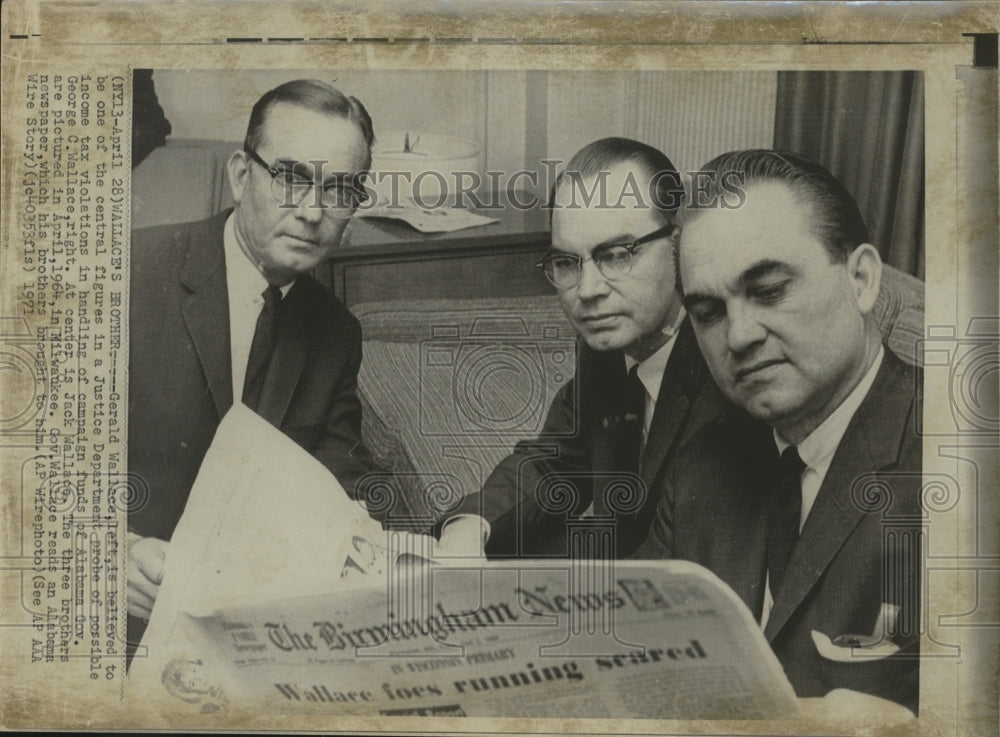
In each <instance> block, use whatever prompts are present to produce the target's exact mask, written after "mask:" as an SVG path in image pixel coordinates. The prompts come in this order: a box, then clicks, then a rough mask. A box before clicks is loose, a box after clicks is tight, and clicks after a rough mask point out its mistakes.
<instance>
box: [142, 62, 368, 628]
mask: <svg viewBox="0 0 1000 737" xmlns="http://www.w3.org/2000/svg"><path fill="white" fill-rule="evenodd" d="M372 141H373V134H372V126H371V119H370V118H369V116H368V113H367V111H366V110H365V108H364V106H363V105H362V104H361V103H360V102H359V101H358V100H356V99H355V98H353V97H347V96H345V95H343V94H341V93H340V92H339V91H338V90H336V89H335V88H333V87H331V86H329V85H327V84H325V83H323V82H318V81H315V80H297V81H293V82H288V83H286V84H283V85H281V86H279V87H277V88H275V89H274V90H271V91H270V92H268V93H267V94H265V95H264V96H263V97H262V98H261V99H260V100H259V101H258V102H257V104H256V105H255V106H254V108H253V111H252V113H251V117H250V123H249V126H248V129H247V135H246V140H245V142H244V147H243V149H242V150H240V151H236V152H235V153H234V154H233V155H232V157H231V158H230V160H229V162H228V174H229V180H230V185H231V187H232V191H233V199H234V201H235V203H236V204H235V207H234V209H233V210H231V211H227V212H223V213H221V214H219V215H216V216H214V217H212V218H209V219H208V220H205V221H201V222H196V223H185V224H181V225H168V226H162V227H157V228H150V229H147V230H144V231H137V232H136V233H135V234H134V237H133V246H132V283H131V322H130V339H129V348H130V363H129V468H130V472H131V473H132V474H133V477H134V478H135V479H136V481H135V488H136V495H135V497H134V498H133V500H132V504H131V505H130V509H129V561H128V562H129V566H128V611H129V614H130V615H132V616H130V640H131V641H134V640H135V635H136V634H137V630H138V629H140V628H141V626H140V625H138V624H137V621H136V618H138V619H146V618H148V616H149V613H150V610H151V609H152V606H153V603H154V601H155V599H156V594H157V591H158V588H159V584H160V581H161V579H162V575H163V565H164V561H165V560H166V556H167V555H168V551H169V540H170V537H171V535H172V533H173V531H174V527H175V526H176V524H177V522H178V520H179V519H180V516H181V514H182V513H183V511H184V506H185V503H186V501H187V498H188V494H189V493H190V490H191V486H192V484H193V483H194V480H195V477H196V475H197V473H198V470H199V467H200V465H201V462H202V459H203V458H204V455H205V453H206V451H207V450H208V447H209V445H210V443H211V441H212V437H213V435H214V433H215V430H216V428H217V427H218V425H219V423H220V421H221V419H222V417H223V416H224V415H225V414H226V412H227V410H228V409H229V408H230V407H231V406H232V404H233V403H234V401H236V402H240V401H242V402H243V403H244V404H246V405H247V406H248V407H250V408H251V409H254V410H255V411H256V412H257V413H258V414H260V415H261V416H262V417H263V418H264V419H266V420H267V421H269V422H270V423H271V424H273V425H274V426H275V427H277V428H279V429H281V430H282V431H283V432H284V433H285V434H286V435H288V436H289V437H291V438H292V439H293V440H295V441H296V442H297V443H298V444H299V445H301V446H302V447H303V448H305V449H306V450H308V451H309V452H310V453H312V454H313V455H314V456H315V457H316V458H317V459H318V460H319V461H321V462H322V463H323V464H324V465H325V466H326V467H327V468H328V469H329V470H330V471H331V473H333V474H334V475H335V476H336V477H337V479H338V480H339V482H340V483H341V485H342V486H343V487H344V488H345V489H346V490H347V492H348V493H349V494H351V493H353V490H354V483H355V481H356V480H357V479H358V478H359V477H360V476H361V475H362V474H364V473H365V472H366V471H367V470H368V466H367V455H366V454H365V453H364V452H363V450H362V447H361V445H360V423H361V408H360V404H359V401H358V398H357V394H356V386H357V373H358V368H359V366H360V363H361V330H360V326H359V324H358V322H357V320H356V319H355V318H354V317H353V315H351V314H350V313H349V312H348V311H347V309H346V308H345V307H344V306H343V305H342V304H341V303H340V302H339V301H338V300H337V298H336V297H334V295H333V294H332V293H331V292H330V291H329V290H328V289H326V288H325V287H323V286H321V285H320V284H319V283H318V282H316V281H315V280H314V279H313V278H312V277H310V276H309V272H310V271H311V270H312V269H314V268H315V267H316V266H318V265H319V264H321V263H322V262H323V261H324V260H325V259H327V258H328V257H329V256H330V255H331V254H332V252H333V250H334V249H336V248H337V246H338V245H339V244H340V240H341V237H342V235H343V233H344V229H345V227H346V225H347V222H348V219H349V217H350V216H351V215H352V214H353V212H354V210H355V209H356V207H357V205H358V204H359V202H360V201H362V199H363V194H362V192H363V190H362V189H361V187H360V183H361V178H362V177H363V173H364V172H366V171H367V169H368V167H369V166H370V163H371V145H372ZM280 493H281V490H280V489H276V490H275V494H276V495H279V494H280ZM305 513H308V512H307V511H306V512H305Z"/></svg>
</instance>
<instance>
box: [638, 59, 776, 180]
mask: <svg viewBox="0 0 1000 737" xmlns="http://www.w3.org/2000/svg"><path fill="white" fill-rule="evenodd" d="M628 86H629V90H628V95H627V97H628V100H629V101H628V104H626V105H625V110H626V122H625V126H626V129H627V130H629V131H631V134H630V135H632V136H633V137H635V138H638V139H639V140H641V141H644V142H646V143H648V144H650V145H652V146H655V147H656V148H659V149H660V150H661V151H663V152H664V153H665V154H667V156H669V157H670V160H671V161H673V163H674V166H676V167H677V168H678V169H679V170H680V171H682V172H688V171H693V170H695V169H697V168H698V167H700V166H702V165H703V164H705V163H706V162H707V161H709V160H710V159H711V158H712V157H714V156H717V155H718V154H720V153H723V152H725V151H731V150H733V149H739V148H770V147H771V146H773V145H774V110H775V102H776V96H777V74H776V73H775V72H735V71H734V72H701V71H683V72H637V73H635V74H633V75H631V76H630V78H629V80H628Z"/></svg>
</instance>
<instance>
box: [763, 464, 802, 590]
mask: <svg viewBox="0 0 1000 737" xmlns="http://www.w3.org/2000/svg"><path fill="white" fill-rule="evenodd" d="M805 467H806V464H805V463H803V462H802V459H801V458H799V451H798V449H797V448H796V447H795V446H794V445H793V446H789V447H788V448H785V451H784V452H783V453H782V454H781V460H780V461H779V462H778V473H777V474H776V477H775V482H774V488H773V489H772V491H771V498H770V500H769V507H768V510H769V511H768V516H767V570H768V573H769V574H770V586H771V596H772V597H773V598H775V599H777V598H778V591H780V590H781V584H782V582H783V581H784V579H785V569H786V568H787V567H788V560H789V559H790V558H791V557H792V550H793V549H794V548H795V543H796V542H798V539H799V517H800V516H801V514H802V471H803V470H805Z"/></svg>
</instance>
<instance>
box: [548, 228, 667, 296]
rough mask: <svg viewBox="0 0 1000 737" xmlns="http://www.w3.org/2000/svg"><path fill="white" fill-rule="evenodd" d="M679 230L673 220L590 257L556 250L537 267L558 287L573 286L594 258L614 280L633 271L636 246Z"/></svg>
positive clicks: (577, 282) (599, 249) (607, 275)
mask: <svg viewBox="0 0 1000 737" xmlns="http://www.w3.org/2000/svg"><path fill="white" fill-rule="evenodd" d="M676 231H677V226H676V225H674V224H673V223H670V224H668V225H664V226H663V227H662V228H657V229H656V230H654V231H653V232H652V233H647V234H646V235H644V236H642V237H640V238H636V239H635V240H634V241H632V242H630V243H607V244H604V245H600V246H598V247H597V248H595V249H594V250H593V251H591V253H590V256H588V257H587V258H582V257H580V256H577V255H575V254H572V253H562V252H559V251H556V252H554V253H548V254H547V255H545V256H544V257H543V258H542V260H541V261H539V262H538V263H537V264H535V266H536V267H537V268H539V269H541V270H542V272H543V273H544V274H545V278H546V279H548V280H549V281H550V282H551V283H552V285H553V286H554V287H556V289H572V288H573V287H575V286H576V285H577V284H579V283H580V276H581V274H582V273H583V265H584V264H585V263H586V262H587V261H593V262H594V265H595V266H597V270H598V271H600V272H601V275H602V276H603V277H604V278H605V279H608V280H610V281H614V280H615V279H621V278H622V277H625V276H628V275H629V273H630V272H631V271H632V262H633V261H634V256H635V249H637V248H638V247H639V246H641V245H643V244H645V243H650V242H651V241H655V240H659V239H660V238H668V237H670V236H672V235H673V234H674V233H675V232H676Z"/></svg>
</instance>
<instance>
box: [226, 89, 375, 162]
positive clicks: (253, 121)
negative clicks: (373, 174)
mask: <svg viewBox="0 0 1000 737" xmlns="http://www.w3.org/2000/svg"><path fill="white" fill-rule="evenodd" d="M279 103H287V104H290V105H298V106H300V107H304V108H306V109H308V110H314V111H315V112H318V113H323V114H325V115H330V116H332V117H336V118H345V119H347V120H350V121H353V122H354V123H356V124H357V126H358V127H359V128H360V129H361V132H362V133H363V134H364V137H365V142H366V143H367V144H368V155H367V157H366V159H365V169H368V168H369V167H370V166H371V164H372V145H373V144H374V143H375V133H374V132H373V130H372V119H371V116H370V115H368V111H367V110H365V106H364V105H362V104H361V101H360V100H358V99H357V98H356V97H352V96H350V95H345V94H344V93H342V92H341V91H340V90H338V89H337V88H336V87H334V86H333V85H329V84H327V83H326V82H321V81H320V80H318V79H295V80H292V81H291V82H285V83H284V84H281V85H278V86H277V87H275V88H274V89H273V90H270V91H269V92H265V93H264V94H263V96H261V98H260V99H259V100H257V102H256V104H254V106H253V110H252V111H250V122H249V124H247V134H246V137H245V138H244V139H243V145H244V147H248V148H251V149H253V150H257V148H258V147H259V146H260V144H261V138H262V137H263V130H262V129H263V127H264V123H265V122H266V120H267V114H268V111H270V109H271V108H272V107H273V106H275V105H277V104H279Z"/></svg>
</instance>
